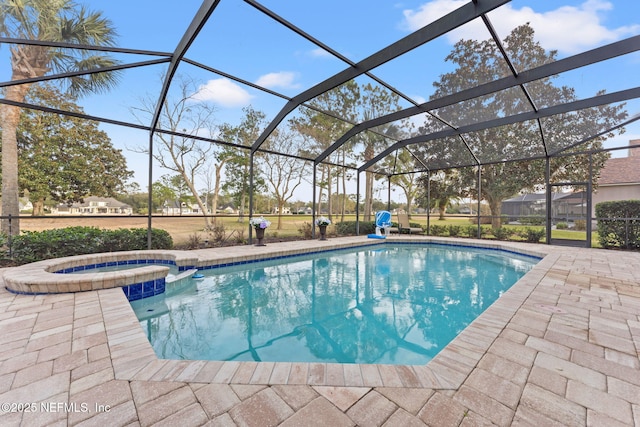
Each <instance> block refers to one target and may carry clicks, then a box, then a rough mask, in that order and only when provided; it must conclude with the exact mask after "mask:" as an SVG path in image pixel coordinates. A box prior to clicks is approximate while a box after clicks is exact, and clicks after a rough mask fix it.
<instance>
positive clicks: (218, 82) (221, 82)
mask: <svg viewBox="0 0 640 427" xmlns="http://www.w3.org/2000/svg"><path fill="white" fill-rule="evenodd" d="M191 98H192V99H194V100H196V101H211V102H215V103H216V104H220V105H221V106H223V107H244V106H246V105H249V104H250V102H251V98H253V97H252V96H251V95H250V94H249V92H247V91H246V90H244V89H243V88H242V87H240V86H239V85H238V84H236V83H234V82H233V81H231V80H229V79H226V78H220V79H214V80H209V81H208V82H207V83H206V84H204V85H202V86H200V87H199V88H198V91H197V92H196V93H195V94H194V95H193V96H192V97H191Z"/></svg>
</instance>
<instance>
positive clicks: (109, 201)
mask: <svg viewBox="0 0 640 427" xmlns="http://www.w3.org/2000/svg"><path fill="white" fill-rule="evenodd" d="M83 200H84V201H83V202H82V203H74V204H73V206H81V207H83V206H91V202H104V203H105V204H106V206H109V207H111V208H124V207H127V208H128V207H130V206H129V205H128V204H126V203H122V202H120V201H118V200H116V199H114V198H113V197H98V196H88V197H85V198H84V199H83Z"/></svg>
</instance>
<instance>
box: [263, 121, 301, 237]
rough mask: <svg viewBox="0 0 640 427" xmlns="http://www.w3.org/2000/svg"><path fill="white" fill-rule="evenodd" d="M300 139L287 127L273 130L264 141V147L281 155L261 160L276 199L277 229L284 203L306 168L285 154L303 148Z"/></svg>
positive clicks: (280, 222)
mask: <svg viewBox="0 0 640 427" xmlns="http://www.w3.org/2000/svg"><path fill="white" fill-rule="evenodd" d="M301 143H302V142H301V141H299V140H296V138H295V134H294V133H293V132H291V131H290V130H289V129H287V130H284V131H276V132H274V133H273V134H272V135H271V136H270V137H269V138H268V139H267V141H266V142H265V144H264V148H265V149H268V150H270V151H273V152H276V153H282V154H284V155H283V156H280V155H276V154H269V155H267V156H266V157H265V159H264V161H263V162H261V164H262V169H263V171H264V175H265V177H266V182H267V184H268V186H269V187H270V188H271V191H272V192H273V195H274V196H275V199H276V208H277V210H278V227H277V228H278V230H281V229H282V212H283V211H284V207H285V204H286V203H287V202H288V201H289V200H291V198H292V197H293V193H294V192H295V191H296V189H297V188H298V187H299V186H300V184H301V183H302V179H303V177H304V176H305V174H307V173H308V170H307V168H306V167H304V166H305V165H301V164H300V160H298V159H296V158H294V157H290V156H287V154H290V155H298V154H299V153H300V151H302V150H304V147H303V146H301Z"/></svg>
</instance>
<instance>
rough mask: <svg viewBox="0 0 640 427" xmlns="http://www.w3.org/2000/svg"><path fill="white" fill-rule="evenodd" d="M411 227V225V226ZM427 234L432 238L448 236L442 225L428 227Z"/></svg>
mask: <svg viewBox="0 0 640 427" xmlns="http://www.w3.org/2000/svg"><path fill="white" fill-rule="evenodd" d="M411 227H413V225H411ZM429 228H430V229H429V234H431V235H432V236H446V235H447V234H448V232H447V227H446V226H444V225H435V224H434V225H432V226H431V227H429Z"/></svg>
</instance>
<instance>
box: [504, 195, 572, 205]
mask: <svg viewBox="0 0 640 427" xmlns="http://www.w3.org/2000/svg"><path fill="white" fill-rule="evenodd" d="M574 194H575V193H551V200H559V199H564V198H565V197H569V196H573V195H574ZM546 198H547V195H546V194H545V193H528V194H522V195H520V196H516V197H513V198H511V199H507V200H503V201H502V203H526V202H536V201H539V200H542V201H544V200H546Z"/></svg>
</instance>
